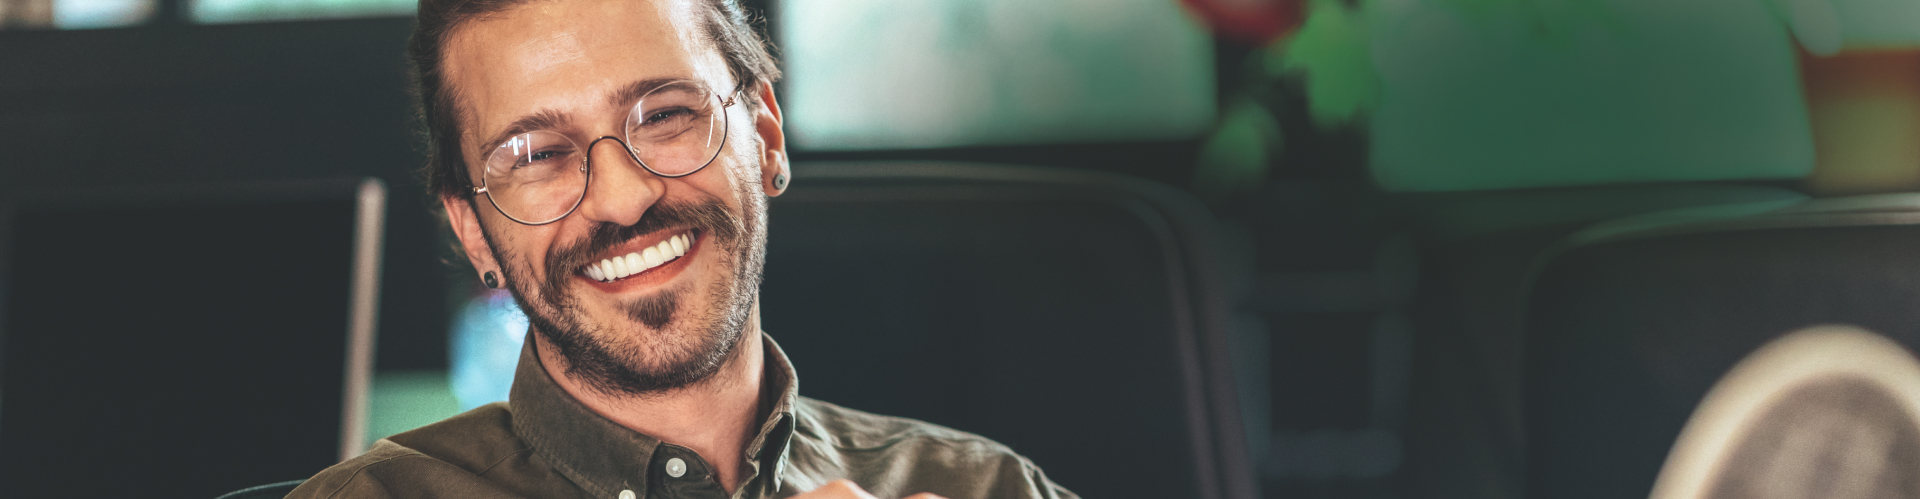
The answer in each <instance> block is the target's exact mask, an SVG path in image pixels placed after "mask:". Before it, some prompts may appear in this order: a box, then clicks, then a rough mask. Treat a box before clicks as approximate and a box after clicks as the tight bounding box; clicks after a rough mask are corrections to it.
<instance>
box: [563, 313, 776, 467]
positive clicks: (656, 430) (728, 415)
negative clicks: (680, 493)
mask: <svg viewBox="0 0 1920 499" xmlns="http://www.w3.org/2000/svg"><path fill="white" fill-rule="evenodd" d="M760 334H761V333H760V306H759V304H758V303H756V304H754V307H753V310H752V312H751V313H750V315H749V316H748V319H747V324H746V327H745V329H744V330H743V331H742V332H741V334H740V343H739V344H738V345H734V348H736V349H737V351H736V352H735V354H734V355H733V356H732V359H731V360H728V361H727V363H726V364H724V365H722V366H721V367H720V370H719V371H718V372H715V373H714V374H713V376H710V377H708V378H707V379H705V380H701V381H699V382H697V383H694V384H691V385H687V386H684V387H680V388H676V389H673V390H670V391H666V392H660V393H651V394H646V395H638V396H636V395H609V394H606V393H602V392H600V391H599V390H594V389H592V388H590V387H588V385H587V384H585V383H583V382H581V380H578V379H575V378H573V377H572V376H569V375H568V374H567V372H566V366H567V364H566V359H565V358H562V357H560V356H559V354H558V353H556V352H558V351H559V349H557V348H554V347H553V345H552V344H551V343H548V342H547V339H546V336H545V335H542V334H534V335H532V336H533V339H534V341H536V342H537V343H536V352H535V353H537V354H538V355H539V356H540V363H541V365H542V366H544V367H545V368H546V370H547V375H548V376H550V377H552V378H553V380H554V382H555V383H558V384H559V385H560V387H561V388H562V389H564V390H566V392H567V394H568V395H572V396H573V398H574V399H575V400H579V401H580V403H581V405H585V406H586V407H587V409H589V410H592V411H593V412H595V413H597V414H599V415H600V416H602V417H605V418H607V419H608V420H610V421H613V422H614V423H616V424H619V425H620V426H624V427H627V428H628V429H631V430H633V431H637V432H640V433H641V434H644V435H647V436H650V437H653V438H655V439H658V440H660V441H662V442H666V443H671V444H675V445H679V446H682V447H686V448H688V449H692V450H693V451H694V452H696V453H699V454H700V457H701V458H703V459H706V460H707V462H708V463H710V464H711V465H712V466H713V467H714V470H715V472H716V473H718V474H719V475H720V476H719V479H720V485H721V486H722V487H723V488H725V489H726V490H727V492H728V493H732V492H733V491H734V490H735V489H737V488H739V486H740V477H742V476H744V475H745V474H746V472H747V460H746V449H747V444H748V443H749V442H751V441H752V440H753V437H754V435H756V434H758V430H759V423H760V421H759V418H760V413H761V412H762V411H763V410H764V408H762V407H760V401H761V390H762V388H763V387H762V386H761V385H762V384H763V383H762V380H763V379H764V378H765V376H764V367H763V366H764V363H765V362H764V357H763V355H764V354H765V352H764V351H763V348H762V343H761V338H760Z"/></svg>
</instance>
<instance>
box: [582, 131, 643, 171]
mask: <svg viewBox="0 0 1920 499" xmlns="http://www.w3.org/2000/svg"><path fill="white" fill-rule="evenodd" d="M608 140H611V141H613V143H614V144H615V145H616V146H618V147H617V148H618V149H619V150H620V151H621V152H622V153H624V156H626V158H627V159H629V160H632V161H633V166H637V167H640V169H642V170H646V171H647V172H648V173H653V174H655V175H659V174H658V173H655V172H654V171H653V169H652V168H650V167H648V166H647V164H646V162H643V161H640V156H639V154H637V153H635V152H634V150H633V146H631V145H628V144H627V141H626V140H622V139H621V138H619V137H615V136H612V135H603V136H601V137H600V138H597V139H593V142H589V143H587V162H588V164H589V165H592V164H596V163H594V161H593V150H594V148H596V147H599V146H600V142H602V141H608Z"/></svg>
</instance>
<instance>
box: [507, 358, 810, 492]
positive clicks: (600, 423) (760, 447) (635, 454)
mask: <svg viewBox="0 0 1920 499" xmlns="http://www.w3.org/2000/svg"><path fill="white" fill-rule="evenodd" d="M533 334H534V333H532V332H529V333H528V337H527V340H526V342H525V345H524V346H522V347H521V349H520V365H519V367H517V368H516V370H515V371H514V375H513V388H512V390H511V391H510V392H509V393H508V396H507V399H508V401H509V404H510V407H511V408H512V413H513V431H514V433H515V434H517V435H519V436H520V439H521V440H524V441H526V442H527V444H528V445H530V446H532V447H533V452H534V454H535V455H537V456H539V457H540V458H542V459H543V460H545V461H546V462H548V463H550V464H551V465H552V466H553V467H554V469H555V470H557V471H559V472H560V474H562V475H564V476H566V477H567V479H569V480H572V481H573V482H574V483H575V484H578V485H579V486H580V487H581V488H582V489H585V490H586V491H587V493H588V494H590V495H592V496H595V497H607V498H612V497H618V494H619V493H620V491H622V490H632V491H634V493H636V494H639V495H640V497H645V495H646V491H647V490H649V489H648V487H647V468H648V466H649V465H651V463H652V460H653V454H654V451H655V450H656V449H658V448H659V447H660V446H661V445H663V444H662V442H660V440H659V439H656V438H654V437H651V436H648V435H646V434H643V433H640V432H636V431H633V430H630V429H627V427H624V426H620V425H619V424H617V423H614V422H613V421H610V420H608V419H607V418H605V417H602V416H601V415H599V414H597V413H595V412H593V411H592V410H590V409H588V408H587V407H586V406H585V405H581V403H580V401H579V400H576V399H574V398H573V396H572V395H569V394H567V392H566V391H565V390H564V389H561V388H560V385H559V384H557V383H556V382H554V380H553V378H552V377H551V376H548V375H547V370H546V368H545V367H543V365H542V364H541V363H540V356H539V355H537V354H535V353H534V343H535V342H534V339H533V337H532V335H533ZM760 338H761V345H762V347H763V348H762V350H763V352H764V355H763V357H764V359H765V361H764V362H763V364H764V365H765V371H764V374H763V376H765V378H764V381H763V382H764V383H766V386H773V387H776V389H774V390H771V391H768V392H767V393H769V394H771V396H773V397H776V399H775V400H774V403H773V404H772V410H770V411H768V413H767V414H762V415H761V419H760V420H761V421H762V423H761V425H760V430H759V432H758V433H756V434H755V435H754V438H753V440H752V441H750V442H748V444H747V449H746V451H747V452H746V456H747V465H748V469H749V470H751V473H752V476H751V477H750V478H749V479H748V481H747V482H746V483H744V484H742V485H741V488H740V491H742V492H744V491H749V490H752V489H754V488H756V486H760V485H763V484H762V483H758V482H763V481H764V486H765V487H767V488H765V489H763V490H765V491H767V492H772V491H777V490H779V489H780V479H779V475H780V472H781V471H782V468H784V467H785V465H786V462H787V445H788V442H789V440H790V439H791V438H792V436H793V425H794V416H793V409H794V403H795V400H796V399H797V398H798V397H799V396H800V387H799V385H800V383H799V380H798V379H797V378H796V377H795V376H794V372H793V364H792V363H790V362H789V361H788V360H787V354H786V352H784V351H782V350H781V349H780V345H779V344H776V343H774V342H773V338H772V337H769V336H767V335H765V334H761V335H760ZM716 465H718V464H717V463H716ZM754 495H763V494H754ZM735 496H736V497H739V496H741V494H735Z"/></svg>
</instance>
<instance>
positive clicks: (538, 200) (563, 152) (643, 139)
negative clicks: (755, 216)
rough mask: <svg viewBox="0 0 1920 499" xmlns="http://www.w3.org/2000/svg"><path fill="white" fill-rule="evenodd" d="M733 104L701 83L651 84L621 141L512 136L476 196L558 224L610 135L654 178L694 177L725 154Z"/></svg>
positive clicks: (512, 212)
mask: <svg viewBox="0 0 1920 499" xmlns="http://www.w3.org/2000/svg"><path fill="white" fill-rule="evenodd" d="M735 93H737V92H735ZM733 101H734V99H733V95H732V94H729V95H727V96H725V98H724V100H723V99H722V96H719V95H716V94H714V92H713V91H712V90H710V89H708V88H707V86H706V85H705V84H703V83H700V82H698V81H692V80H680V81H674V82H669V83H666V84H663V85H660V86H658V87H654V89H653V90H650V91H648V92H647V93H646V94H645V95H643V96H641V97H640V100H639V101H638V102H635V103H634V105H633V108H632V109H629V110H627V123H626V132H625V134H624V135H625V137H624V140H622V138H619V137H613V136H610V135H609V136H604V137H600V138H597V139H594V140H593V141H592V142H589V143H587V146H586V147H580V145H579V144H578V143H576V142H574V141H573V139H572V138H569V137H568V136H567V135H566V134H563V133H559V132H555V131H551V130H535V131H531V132H526V133H522V134H518V135H514V136H513V137H511V138H508V139H507V140H506V141H505V142H501V143H500V145H498V146H495V147H494V148H493V149H492V150H491V151H489V152H488V153H487V159H486V169H485V172H483V173H482V174H481V178H480V186H478V187H474V188H473V194H474V195H476V196H477V195H481V194H485V195H486V196H487V199H488V200H489V201H490V202H492V203H493V207H494V209H497V210H500V214H501V215H506V216H507V218H510V219H513V221H515V222H520V223H523V224H527V225H545V224H550V223H553V222H556V221H559V220H560V219H562V218H566V217H567V215H570V214H572V213H573V210H574V209H577V208H579V207H580V202H581V201H584V200H586V197H587V182H588V181H589V180H590V179H591V178H592V176H593V160H592V157H591V156H592V155H591V154H588V153H589V152H590V151H592V149H593V146H594V145H597V144H599V143H600V141H602V140H607V139H613V141H614V142H618V143H620V144H621V145H622V146H623V147H622V148H623V149H626V151H627V155H628V156H630V157H632V158H633V161H634V162H635V163H639V164H640V167H641V168H646V169H647V171H648V172H652V173H653V174H654V175H659V176H661V177H666V178H677V177H685V176H687V175H692V174H693V173H694V172H697V171H700V169H702V168H706V167H707V165H709V164H712V163H713V160H714V158H716V157H719V156H720V147H721V146H722V145H724V144H726V142H727V112H726V111H727V108H728V107H732V106H733Z"/></svg>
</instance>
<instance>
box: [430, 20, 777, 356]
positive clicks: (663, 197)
mask: <svg viewBox="0 0 1920 499" xmlns="http://www.w3.org/2000/svg"><path fill="white" fill-rule="evenodd" d="M696 8H697V6H696V5H694V4H692V3H691V2H690V1H688V0H663V1H652V2H636V1H623V0H535V1H532V2H529V3H526V4H524V5H520V6H517V7H515V8H512V9H510V10H507V11H505V12H502V13H499V14H496V15H493V16H489V17H484V18H481V19H480V20H478V21H474V22H472V23H469V24H467V25H465V26H463V27H461V28H460V29H459V30H457V31H456V32H455V33H453V36H452V37H451V38H450V39H449V41H448V44H447V46H446V62H447V66H446V78H447V82H448V83H449V88H451V89H453V90H454V91H455V92H457V95H458V97H459V99H458V101H459V105H460V109H461V111H462V113H463V115H462V118H461V134H462V135H461V137H462V153H463V154H464V155H465V160H466V164H467V165H468V167H469V169H468V172H467V173H468V175H469V178H470V179H475V184H476V185H478V184H479V182H478V179H480V178H481V177H482V174H483V171H482V166H481V165H483V164H484V160H485V158H486V154H487V153H488V151H490V150H492V149H493V148H494V146H495V145H497V144H498V143H499V142H500V141H501V140H502V139H504V138H505V136H507V135H508V132H507V130H509V128H511V127H513V126H514V125H515V124H516V123H519V124H522V125H524V124H525V123H527V122H528V118H539V119H538V120H536V121H539V122H540V123H541V124H540V125H539V126H540V127H544V128H542V129H544V130H547V131H552V132H556V133H558V134H560V135H564V136H567V137H569V138H571V139H572V141H573V142H574V143H575V144H577V145H578V146H579V147H589V145H588V144H593V143H594V140H595V139H597V138H599V137H602V136H614V137H622V136H623V133H622V132H623V129H624V127H625V123H626V116H627V113H628V111H629V109H631V108H632V106H633V105H634V104H635V99H637V98H638V97H639V94H641V93H644V92H645V90H646V88H642V87H646V86H648V85H647V84H646V83H645V82H652V81H661V80H670V79H684V80H693V81H697V82H701V83H704V84H705V85H706V86H707V87H709V88H712V89H714V90H715V91H716V93H720V94H725V93H726V92H728V91H730V90H731V89H733V88H735V81H734V79H733V78H732V76H731V75H730V74H729V73H728V71H727V66H726V64H725V61H724V59H723V58H722V56H721V55H720V53H719V52H718V51H717V50H716V49H715V48H714V47H713V45H712V44H711V43H709V42H708V41H707V40H706V39H705V38H704V36H702V34H701V33H702V32H701V30H700V29H699V24H698V20H699V19H700V18H699V16H698V15H697V11H696V10H695V9H696ZM636 90H637V91H636ZM745 92H763V93H762V94H761V96H762V97H763V98H764V99H765V100H766V108H767V109H764V110H761V111H760V112H759V113H758V116H756V115H755V114H754V112H753V111H752V110H750V109H749V106H747V105H746V104H745V102H744V101H745V100H746V99H745V97H746V95H744V93H745ZM733 97H734V99H733V100H734V103H733V105H732V106H729V107H727V108H725V109H722V110H720V112H725V113H728V119H727V123H728V128H729V130H728V133H727V135H728V137H727V141H726V144H725V146H724V147H723V148H722V149H721V152H720V154H719V156H718V157H717V158H716V159H715V160H714V161H713V163H712V164H711V165H708V166H707V167H706V168H705V169H702V170H700V171H699V172H697V173H694V174H692V175H688V176H685V177H680V178H662V177H659V176H656V175H654V174H652V173H649V172H648V171H647V170H645V169H643V168H642V167H641V166H640V165H639V164H638V163H636V162H634V161H633V159H632V158H631V157H629V156H628V155H627V154H626V152H625V151H623V150H622V149H621V146H620V144H618V143H616V142H614V141H611V140H608V141H602V142H601V143H599V144H597V145H594V146H591V150H589V151H587V154H588V155H589V156H590V157H591V159H592V175H591V182H590V183H589V184H588V187H587V193H586V197H585V198H584V200H583V201H582V202H581V204H580V206H579V207H578V209H576V210H575V211H574V212H573V213H572V215H570V216H568V217H566V218H565V219H562V220H560V221H558V222H554V223H551V224H547V225H539V226H531V225H523V224H520V223H518V222H514V221H512V220H510V219H508V218H506V217H504V216H502V215H501V214H500V212H499V211H497V210H495V209H494V208H493V206H492V205H490V204H489V203H488V201H487V200H485V199H476V201H475V202H474V203H472V204H471V205H469V204H468V203H467V202H466V201H465V200H463V199H447V200H444V201H446V205H447V209H448V213H449V219H450V221H451V222H452V223H453V224H454V229H455V231H456V232H457V233H459V235H460V236H461V240H462V243H463V244H464V245H465V247H466V249H467V253H468V256H469V257H471V258H472V259H473V261H474V262H475V264H476V266H477V267H481V268H483V269H484V268H489V267H492V266H494V265H497V267H498V268H499V269H501V271H502V272H503V273H504V274H505V277H506V279H505V281H506V284H507V285H508V287H509V289H510V290H512V291H513V293H514V295H515V296H516V297H518V298H519V301H520V303H521V305H522V307H523V308H525V310H526V312H527V315H528V318H529V319H530V321H531V322H532V323H533V325H534V328H535V329H536V330H537V331H539V332H540V333H542V334H543V335H544V336H545V337H546V338H547V339H548V340H549V341H550V342H551V343H552V344H553V345H554V346H555V347H557V349H558V350H559V352H558V353H559V354H561V356H562V357H564V358H565V359H566V360H567V363H568V366H567V370H568V373H570V374H572V375H573V376H574V377H575V378H577V379H580V380H582V381H584V382H586V383H587V384H588V385H589V386H591V387H593V388H595V389H597V390H600V391H603V392H609V393H647V392H654V391H659V390H664V389H671V388H676V387H679V386H684V385H686V384H688V383H692V382H695V381H699V380H701V379H704V378H706V377H707V376H709V375H711V374H712V373H713V372H714V371H716V370H717V369H718V368H719V366H720V365H721V364H722V363H724V362H725V361H726V360H727V359H728V358H729V357H730V355H731V354H732V352H733V347H734V346H735V345H736V344H737V343H738V340H739V339H740V338H741V336H742V334H743V331H744V330H745V329H746V327H747V326H748V320H749V318H750V317H751V315H752V314H751V311H752V308H753V305H754V300H755V296H756V294H757V290H758V287H759V274H760V266H761V262H762V259H761V255H762V252H763V251H762V250H763V248H764V245H765V233H766V231H765V209H766V208H765V206H766V203H765V200H766V197H765V194H763V189H764V188H763V187H762V186H763V185H764V184H765V179H764V177H765V176H767V175H771V174H772V172H774V171H775V170H776V169H777V167H778V166H777V165H776V164H775V163H779V162H783V161H784V158H783V157H782V156H779V152H774V151H776V150H777V149H779V148H780V147H781V144H782V141H781V138H780V136H779V123H778V119H779V118H778V107H777V105H776V104H774V103H773V101H772V93H771V90H768V89H767V88H765V87H763V88H748V89H743V93H742V94H741V95H735V96H733ZM722 98H723V99H724V98H725V96H724V95H723V96H722ZM756 118H758V119H756ZM469 206H471V209H469V208H468V207H469ZM482 236H484V237H482ZM676 240H677V241H676ZM678 243H690V244H678ZM676 247H683V248H684V249H679V248H676ZM648 248H666V249H669V250H674V251H673V252H671V253H667V254H666V255H667V256H665V257H664V258H668V261H666V263H661V264H658V266H655V267H652V268H650V269H648V270H645V271H643V272H639V273H637V274H633V275H630V276H627V277H624V278H619V279H615V280H611V281H607V280H605V279H606V278H607V276H605V275H604V274H601V273H594V272H589V271H588V270H587V269H588V267H589V266H596V267H597V266H601V265H605V264H607V263H610V262H611V261H612V259H615V258H623V257H625V256H626V255H629V254H644V253H645V252H646V250H647V249H648ZM681 251H684V255H682V256H679V257H677V258H672V257H671V255H672V254H674V253H679V252H681ZM590 274H592V275H593V276H590ZM596 276H597V277H599V278H598V279H596V278H595V277H596Z"/></svg>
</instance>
